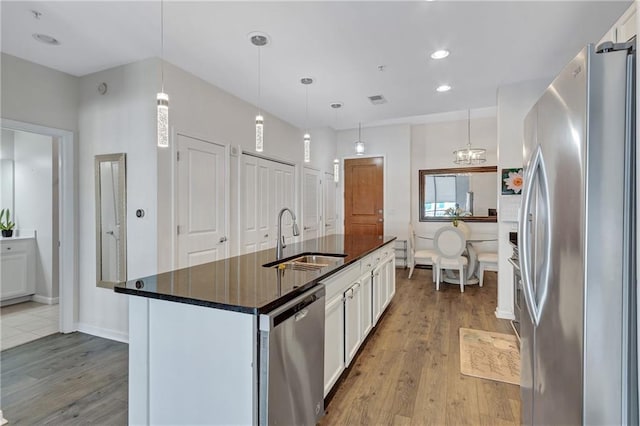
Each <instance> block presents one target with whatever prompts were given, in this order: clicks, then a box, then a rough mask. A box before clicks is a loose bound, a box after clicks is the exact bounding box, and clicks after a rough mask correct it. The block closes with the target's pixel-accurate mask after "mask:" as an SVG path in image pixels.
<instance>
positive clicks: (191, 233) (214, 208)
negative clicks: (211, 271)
mask: <svg viewBox="0 0 640 426" xmlns="http://www.w3.org/2000/svg"><path fill="white" fill-rule="evenodd" d="M178 155H179V156H178V163H177V168H178V194H177V196H178V197H177V198H178V266H179V267H180V268H184V267H188V266H193V265H198V264H201V263H206V262H213V261H216V260H219V259H222V258H224V257H226V254H227V253H226V250H227V244H228V243H227V237H226V234H225V232H226V212H225V206H226V184H225V176H226V168H225V166H226V163H225V148H224V146H222V145H218V144H215V143H212V142H208V141H204V140H200V139H195V138H191V137H188V136H184V135H178Z"/></svg>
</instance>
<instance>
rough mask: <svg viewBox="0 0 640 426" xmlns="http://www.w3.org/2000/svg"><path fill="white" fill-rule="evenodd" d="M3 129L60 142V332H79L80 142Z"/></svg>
mask: <svg viewBox="0 0 640 426" xmlns="http://www.w3.org/2000/svg"><path fill="white" fill-rule="evenodd" d="M0 123H1V126H2V127H3V128H7V129H12V130H19V131H24V132H31V133H39V134H43V135H47V136H53V137H56V138H59V139H60V145H59V153H58V161H59V165H58V170H59V180H60V181H59V191H60V198H59V203H58V206H59V207H58V208H59V218H60V219H59V220H60V223H59V229H58V235H59V241H60V246H59V262H60V272H59V274H60V275H59V281H58V283H59V284H58V287H59V294H60V296H59V300H60V331H61V332H63V333H70V332H72V331H76V330H77V324H76V323H77V321H78V250H77V247H78V233H77V228H78V220H77V219H76V218H77V217H78V213H77V212H78V195H77V194H78V191H77V186H78V183H77V182H78V180H77V178H76V163H75V161H76V157H75V152H76V140H75V137H74V134H73V132H71V131H69V130H63V129H56V128H53V127H45V126H40V125H37V124H31V123H23V122H20V121H15V120H8V119H5V118H2V119H0Z"/></svg>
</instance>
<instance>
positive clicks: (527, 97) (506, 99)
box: [496, 78, 551, 318]
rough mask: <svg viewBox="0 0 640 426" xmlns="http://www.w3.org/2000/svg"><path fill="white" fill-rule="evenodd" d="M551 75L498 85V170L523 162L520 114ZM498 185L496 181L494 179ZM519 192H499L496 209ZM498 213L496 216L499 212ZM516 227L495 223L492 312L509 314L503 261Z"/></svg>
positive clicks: (508, 279) (509, 275)
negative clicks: (494, 302)
mask: <svg viewBox="0 0 640 426" xmlns="http://www.w3.org/2000/svg"><path fill="white" fill-rule="evenodd" d="M550 82H551V79H550V78H549V79H541V80H535V81H527V82H522V83H517V84H513V85H509V86H502V87H500V88H499V89H498V171H500V170H501V169H503V168H518V167H522V165H523V161H524V160H523V157H522V146H523V135H524V117H525V116H526V115H527V113H528V112H529V110H530V109H531V107H533V104H534V103H535V102H536V101H537V100H538V98H539V97H540V96H541V95H542V92H543V91H544V89H545V88H546V87H547V85H549V83H550ZM498 185H500V183H498ZM514 197H515V198H518V199H519V198H520V196H519V195H500V196H499V205H498V211H499V212H500V210H502V209H503V208H504V207H505V205H506V203H511V202H513V199H514ZM499 217H500V216H499ZM511 231H517V223H516V222H504V221H500V222H499V223H498V242H499V245H498V269H499V270H500V271H501V272H504V273H500V274H498V306H497V308H496V316H497V317H499V318H513V269H512V267H511V264H509V262H508V261H507V259H508V258H509V257H511V254H512V250H511V245H510V244H509V232H511Z"/></svg>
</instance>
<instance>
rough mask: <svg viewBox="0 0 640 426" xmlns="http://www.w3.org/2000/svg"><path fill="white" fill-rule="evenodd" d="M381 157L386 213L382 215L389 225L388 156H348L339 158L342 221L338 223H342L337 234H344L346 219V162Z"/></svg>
mask: <svg viewBox="0 0 640 426" xmlns="http://www.w3.org/2000/svg"><path fill="white" fill-rule="evenodd" d="M380 157H382V203H383V204H384V206H383V211H384V213H383V215H382V218H383V220H384V222H383V224H384V225H386V223H387V155H386V154H368V155H346V156H344V157H338V158H339V159H340V184H339V188H340V194H339V197H338V200H339V201H340V210H339V211H340V216H341V217H342V221H340V220H339V219H338V222H340V223H336V234H344V221H345V219H346V218H345V215H344V183H345V179H344V174H345V167H344V162H345V160H357V159H360V158H380ZM383 229H386V226H383ZM383 235H384V232H383Z"/></svg>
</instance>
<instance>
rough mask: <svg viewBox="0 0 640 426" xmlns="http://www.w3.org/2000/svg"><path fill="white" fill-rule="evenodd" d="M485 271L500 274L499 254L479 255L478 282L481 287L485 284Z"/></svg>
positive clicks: (482, 253) (486, 253)
mask: <svg viewBox="0 0 640 426" xmlns="http://www.w3.org/2000/svg"><path fill="white" fill-rule="evenodd" d="M484 271H494V272H498V253H495V252H488V251H485V252H480V253H478V280H479V281H480V282H479V284H480V287H482V284H483V282H484Z"/></svg>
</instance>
